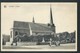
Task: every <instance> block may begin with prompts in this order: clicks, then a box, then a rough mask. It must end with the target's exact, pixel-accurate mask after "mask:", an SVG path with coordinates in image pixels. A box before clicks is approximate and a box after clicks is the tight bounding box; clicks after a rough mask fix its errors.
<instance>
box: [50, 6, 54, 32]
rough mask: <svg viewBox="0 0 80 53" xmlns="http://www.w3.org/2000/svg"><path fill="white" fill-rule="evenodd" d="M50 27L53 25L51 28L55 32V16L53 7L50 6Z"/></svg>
mask: <svg viewBox="0 0 80 53" xmlns="http://www.w3.org/2000/svg"><path fill="white" fill-rule="evenodd" d="M50 27H51V30H52V31H53V32H54V33H55V25H54V23H53V16H52V8H51V6H50Z"/></svg>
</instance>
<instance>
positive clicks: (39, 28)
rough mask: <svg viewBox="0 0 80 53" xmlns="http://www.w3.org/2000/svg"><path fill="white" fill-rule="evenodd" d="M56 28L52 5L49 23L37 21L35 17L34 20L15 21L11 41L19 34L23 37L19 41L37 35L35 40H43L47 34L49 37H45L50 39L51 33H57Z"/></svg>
mask: <svg viewBox="0 0 80 53" xmlns="http://www.w3.org/2000/svg"><path fill="white" fill-rule="evenodd" d="M55 28H56V27H55V24H54V23H53V16H52V9H51V7H50V23H49V24H42V23H36V22H35V19H34V17H33V21H32V22H22V21H14V23H13V28H11V41H14V38H15V37H16V36H17V35H19V36H21V37H22V38H20V40H19V41H28V39H29V41H30V40H31V39H33V37H36V38H34V39H35V40H36V39H37V40H41V41H42V39H43V38H42V37H43V36H44V37H46V36H47V39H46V38H44V39H45V40H48V39H50V35H54V34H55V33H56V31H55ZM32 36H33V37H32ZM23 37H24V38H23ZM31 37H32V38H31ZM40 37H41V38H40ZM23 39H27V40H23Z"/></svg>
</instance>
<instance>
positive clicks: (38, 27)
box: [13, 21, 52, 32]
mask: <svg viewBox="0 0 80 53" xmlns="http://www.w3.org/2000/svg"><path fill="white" fill-rule="evenodd" d="M13 27H14V28H17V29H30V27H31V30H32V31H37V32H38V31H48V32H52V31H51V28H50V27H49V26H48V25H47V24H42V23H33V22H22V21H14V26H13Z"/></svg>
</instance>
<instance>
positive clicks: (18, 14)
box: [1, 2, 77, 35]
mask: <svg viewBox="0 0 80 53" xmlns="http://www.w3.org/2000/svg"><path fill="white" fill-rule="evenodd" d="M50 4H51V8H52V15H53V23H54V24H55V26H56V32H57V33H60V32H65V31H68V32H73V31H75V30H76V31H77V3H70V2H69V3H66V2H64V3H56V2H55V3H53V2H51V3H46V2H45V3H44V2H42V3H37V2H36V3H27V2H25V3H19V2H18V3H17V2H16V3H12V2H11V3H1V33H2V34H6V35H9V34H10V29H11V28H13V21H14V20H15V21H24V22H32V19H33V16H34V19H35V22H36V23H45V24H47V23H50ZM4 6H6V7H4Z"/></svg>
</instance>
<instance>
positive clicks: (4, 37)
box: [2, 34, 10, 45]
mask: <svg viewBox="0 0 80 53" xmlns="http://www.w3.org/2000/svg"><path fill="white" fill-rule="evenodd" d="M2 40H3V41H2V45H6V42H9V41H10V35H5V34H3V37H2Z"/></svg>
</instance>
